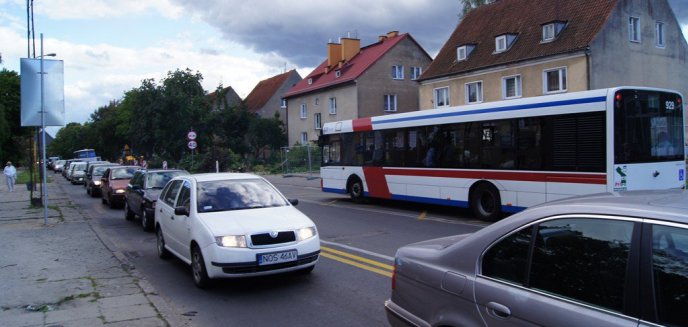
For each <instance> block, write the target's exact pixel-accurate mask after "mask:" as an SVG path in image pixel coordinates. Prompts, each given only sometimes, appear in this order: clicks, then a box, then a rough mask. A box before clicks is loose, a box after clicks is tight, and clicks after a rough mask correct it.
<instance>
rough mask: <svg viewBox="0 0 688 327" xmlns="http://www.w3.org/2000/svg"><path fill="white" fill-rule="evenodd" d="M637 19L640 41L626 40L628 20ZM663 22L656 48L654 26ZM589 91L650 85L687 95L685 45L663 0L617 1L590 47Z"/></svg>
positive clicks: (687, 60)
mask: <svg viewBox="0 0 688 327" xmlns="http://www.w3.org/2000/svg"><path fill="white" fill-rule="evenodd" d="M631 16H633V17H639V18H640V28H641V36H640V42H639V43H636V42H631V41H630V40H629V26H628V25H629V17H631ZM656 22H662V23H664V35H665V47H664V48H660V47H657V46H656V45H655V44H656V38H655V23H656ZM590 71H591V74H590V88H591V89H600V88H607V87H614V86H620V85H635V86H652V87H662V88H669V89H673V90H677V91H680V92H681V93H682V94H683V95H684V97H685V96H686V95H688V83H687V82H686V81H688V44H687V43H686V40H685V38H684V37H683V34H682V33H681V29H680V26H679V25H678V22H677V20H676V17H675V16H674V13H673V11H672V10H671V8H670V7H669V4H668V3H667V1H666V0H624V1H619V2H618V4H617V6H616V8H615V9H614V11H613V12H612V15H611V16H610V17H609V20H608V22H607V24H606V25H605V27H604V28H603V29H602V31H600V33H598V34H597V36H596V38H595V39H594V40H593V42H592V43H591V44H590Z"/></svg>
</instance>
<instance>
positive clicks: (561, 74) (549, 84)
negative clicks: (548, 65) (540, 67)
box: [543, 67, 566, 93]
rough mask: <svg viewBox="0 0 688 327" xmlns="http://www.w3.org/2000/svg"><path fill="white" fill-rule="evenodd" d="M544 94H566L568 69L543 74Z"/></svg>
mask: <svg viewBox="0 0 688 327" xmlns="http://www.w3.org/2000/svg"><path fill="white" fill-rule="evenodd" d="M543 75H544V76H543V82H544V89H545V92H544V93H557V92H566V67H561V68H555V69H551V70H545V71H544V72H543Z"/></svg>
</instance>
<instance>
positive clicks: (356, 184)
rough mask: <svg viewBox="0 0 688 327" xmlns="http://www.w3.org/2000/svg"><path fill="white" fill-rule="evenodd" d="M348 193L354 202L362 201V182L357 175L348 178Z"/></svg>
mask: <svg viewBox="0 0 688 327" xmlns="http://www.w3.org/2000/svg"><path fill="white" fill-rule="evenodd" d="M349 195H350V196H351V200H352V201H354V202H356V203H362V202H364V199H365V197H364V195H363V182H361V180H360V179H359V178H358V177H354V178H352V179H351V180H349Z"/></svg>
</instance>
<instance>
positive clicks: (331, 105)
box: [328, 97, 337, 115]
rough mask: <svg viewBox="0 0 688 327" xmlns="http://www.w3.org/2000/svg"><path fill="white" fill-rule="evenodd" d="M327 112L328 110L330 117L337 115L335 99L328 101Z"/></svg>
mask: <svg viewBox="0 0 688 327" xmlns="http://www.w3.org/2000/svg"><path fill="white" fill-rule="evenodd" d="M328 106H329V110H330V115H336V114H337V98H335V97H331V98H330V100H329V105H328Z"/></svg>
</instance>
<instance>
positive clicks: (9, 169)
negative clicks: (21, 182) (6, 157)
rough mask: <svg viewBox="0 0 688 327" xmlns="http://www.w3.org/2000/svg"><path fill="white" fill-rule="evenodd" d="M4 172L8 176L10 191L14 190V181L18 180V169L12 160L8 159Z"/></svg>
mask: <svg viewBox="0 0 688 327" xmlns="http://www.w3.org/2000/svg"><path fill="white" fill-rule="evenodd" d="M3 172H4V173H5V178H7V189H8V190H9V191H10V192H14V183H15V182H16V181H17V169H16V168H14V166H12V162H11V161H8V162H7V164H5V169H4V170H3Z"/></svg>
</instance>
